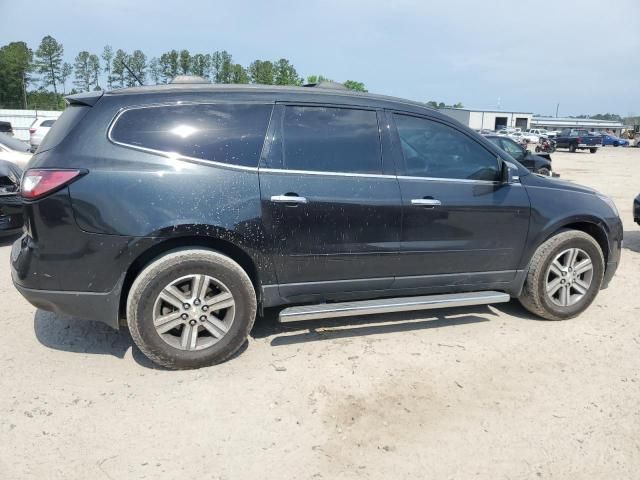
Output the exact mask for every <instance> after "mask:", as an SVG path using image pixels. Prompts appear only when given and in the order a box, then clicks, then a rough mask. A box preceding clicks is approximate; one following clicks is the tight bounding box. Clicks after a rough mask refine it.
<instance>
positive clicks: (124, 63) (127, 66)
mask: <svg viewBox="0 0 640 480" xmlns="http://www.w3.org/2000/svg"><path fill="white" fill-rule="evenodd" d="M120 63H122V66H123V67H124V68H126V69H127V72H129V73H130V74H131V76H132V77H133V78H135V79H136V80H137V81H138V83H139V84H140V86H141V87H142V86H144V84H143V83H142V82H141V81H140V79H139V78H138V77H137V75H136V74H135V73H133V70H131V69H130V68H129V65H127V64H126V62H125V61H124V60H120Z"/></svg>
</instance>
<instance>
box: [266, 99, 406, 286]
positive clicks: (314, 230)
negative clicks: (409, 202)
mask: <svg viewBox="0 0 640 480" xmlns="http://www.w3.org/2000/svg"><path fill="white" fill-rule="evenodd" d="M377 117H378V114H377V112H376V111H375V110H370V109H364V108H351V107H335V106H322V105H283V104H279V105H277V106H276V109H275V110H274V114H273V118H272V122H271V127H270V131H269V132H268V135H267V137H268V139H269V141H268V143H267V145H266V146H265V151H264V152H263V158H262V162H261V166H260V169H259V174H260V190H261V202H262V212H263V222H264V225H265V228H266V229H267V231H268V232H269V234H270V237H271V242H272V252H273V257H274V265H275V266H276V273H277V277H278V284H279V291H280V295H281V296H282V297H285V298H290V297H293V296H297V295H307V294H323V293H336V292H349V291H359V290H375V289H383V288H387V287H389V286H390V285H391V283H392V282H393V275H394V265H395V261H396V260H397V253H398V245H399V241H400V229H401V210H402V203H401V200H400V190H399V186H398V182H397V179H396V178H395V175H393V174H392V173H393V172H385V171H384V167H383V158H382V153H381V152H382V150H381V142H380V134H381V132H380V129H379V127H378V118H377Z"/></svg>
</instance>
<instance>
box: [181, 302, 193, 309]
mask: <svg viewBox="0 0 640 480" xmlns="http://www.w3.org/2000/svg"><path fill="white" fill-rule="evenodd" d="M182 308H184V309H185V310H188V309H189V308H191V305H189V304H188V303H185V304H184V305H182Z"/></svg>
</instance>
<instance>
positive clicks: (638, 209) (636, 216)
mask: <svg viewBox="0 0 640 480" xmlns="http://www.w3.org/2000/svg"><path fill="white" fill-rule="evenodd" d="M633 221H634V222H636V223H637V224H638V225H640V195H638V196H637V197H636V198H635V199H634V200H633Z"/></svg>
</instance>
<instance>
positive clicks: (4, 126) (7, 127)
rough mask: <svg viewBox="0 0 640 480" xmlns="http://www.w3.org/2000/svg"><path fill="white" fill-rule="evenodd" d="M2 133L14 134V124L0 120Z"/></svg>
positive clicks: (0, 131)
mask: <svg viewBox="0 0 640 480" xmlns="http://www.w3.org/2000/svg"><path fill="white" fill-rule="evenodd" d="M0 133H4V134H7V135H10V136H13V126H12V125H11V122H5V121H2V122H0Z"/></svg>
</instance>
